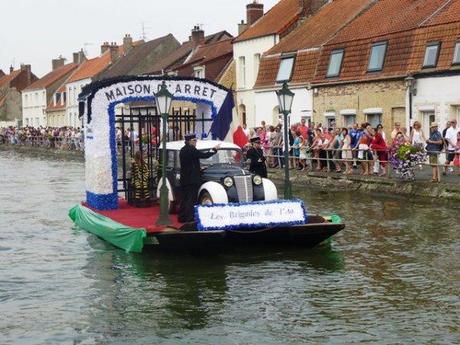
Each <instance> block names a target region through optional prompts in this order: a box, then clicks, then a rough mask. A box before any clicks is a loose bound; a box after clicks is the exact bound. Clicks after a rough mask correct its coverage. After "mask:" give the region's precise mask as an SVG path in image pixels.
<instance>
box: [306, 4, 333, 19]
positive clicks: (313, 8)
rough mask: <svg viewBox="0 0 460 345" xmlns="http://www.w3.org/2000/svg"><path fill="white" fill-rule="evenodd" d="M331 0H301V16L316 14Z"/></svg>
mask: <svg viewBox="0 0 460 345" xmlns="http://www.w3.org/2000/svg"><path fill="white" fill-rule="evenodd" d="M328 2H329V0H299V8H300V10H299V11H300V17H301V18H306V17H309V16H311V15H313V14H315V13H316V12H317V11H318V10H319V9H320V8H321V7H323V6H324V5H325V4H326V3H328Z"/></svg>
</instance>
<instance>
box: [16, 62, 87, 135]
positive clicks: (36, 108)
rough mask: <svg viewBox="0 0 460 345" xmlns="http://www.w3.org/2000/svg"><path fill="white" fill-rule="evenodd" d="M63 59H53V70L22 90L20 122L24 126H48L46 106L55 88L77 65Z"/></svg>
mask: <svg viewBox="0 0 460 345" xmlns="http://www.w3.org/2000/svg"><path fill="white" fill-rule="evenodd" d="M64 63H65V59H64V58H62V57H60V58H58V59H53V61H52V66H53V70H52V71H51V72H50V73H48V74H47V75H45V76H44V77H43V78H41V79H39V80H37V81H36V82H34V83H33V84H31V85H30V86H28V87H27V88H25V89H24V90H23V91H22V123H23V125H24V126H34V127H38V126H44V127H45V126H48V121H47V118H46V108H47V106H48V103H49V102H50V100H51V98H52V97H53V95H54V93H55V92H56V90H57V89H58V88H59V86H60V85H62V83H63V82H64V81H65V80H66V78H67V77H68V76H69V75H70V74H71V73H72V72H73V71H74V70H75V69H76V68H77V67H78V64H75V63H69V64H66V65H65V64H64Z"/></svg>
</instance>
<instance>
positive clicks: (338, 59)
mask: <svg viewBox="0 0 460 345" xmlns="http://www.w3.org/2000/svg"><path fill="white" fill-rule="evenodd" d="M343 53H344V50H343V49H336V50H333V51H332V52H331V58H330V60H329V68H328V69H327V75H326V77H328V78H333V77H338V76H339V75H340V69H341V68H342V60H343Z"/></svg>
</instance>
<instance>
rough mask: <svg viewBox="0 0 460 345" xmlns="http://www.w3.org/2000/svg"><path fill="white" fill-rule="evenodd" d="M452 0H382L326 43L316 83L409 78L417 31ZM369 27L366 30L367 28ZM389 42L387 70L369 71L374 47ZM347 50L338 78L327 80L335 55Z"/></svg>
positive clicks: (385, 64)
mask: <svg viewBox="0 0 460 345" xmlns="http://www.w3.org/2000/svg"><path fill="white" fill-rule="evenodd" d="M447 1H449V0H381V1H379V2H377V3H376V4H375V5H374V6H372V7H371V8H370V9H369V10H368V11H366V12H365V13H363V14H362V15H361V16H359V17H358V18H357V19H356V20H354V21H353V22H351V23H350V24H349V25H348V26H346V27H345V28H344V29H343V30H342V31H340V32H339V33H338V35H337V36H336V37H335V38H334V39H332V40H331V41H330V42H329V43H328V44H326V45H325V46H324V47H323V49H322V52H321V57H320V59H319V62H318V65H317V68H316V70H317V72H316V78H315V80H314V82H315V83H333V82H342V81H359V80H362V81H365V80H376V79H382V78H396V77H398V78H399V77H404V76H405V75H407V73H408V70H409V65H410V64H411V61H412V59H413V57H412V54H411V50H412V46H413V44H414V39H415V35H414V33H415V30H416V29H417V27H419V26H420V25H423V23H424V22H425V21H427V19H429V18H431V16H433V14H435V13H436V11H438V10H439V9H440V8H441V7H442V6H443V5H445V4H446V2H447ZM364 28H365V29H364ZM383 41H386V42H387V51H386V56H385V61H384V65H383V69H382V70H381V71H377V72H368V71H367V69H368V63H369V58H370V52H371V47H372V44H373V43H376V42H383ZM335 49H344V51H345V53H344V56H343V61H342V68H341V71H340V76H339V77H338V78H326V74H327V69H328V66H329V60H330V56H331V52H332V51H333V50H335Z"/></svg>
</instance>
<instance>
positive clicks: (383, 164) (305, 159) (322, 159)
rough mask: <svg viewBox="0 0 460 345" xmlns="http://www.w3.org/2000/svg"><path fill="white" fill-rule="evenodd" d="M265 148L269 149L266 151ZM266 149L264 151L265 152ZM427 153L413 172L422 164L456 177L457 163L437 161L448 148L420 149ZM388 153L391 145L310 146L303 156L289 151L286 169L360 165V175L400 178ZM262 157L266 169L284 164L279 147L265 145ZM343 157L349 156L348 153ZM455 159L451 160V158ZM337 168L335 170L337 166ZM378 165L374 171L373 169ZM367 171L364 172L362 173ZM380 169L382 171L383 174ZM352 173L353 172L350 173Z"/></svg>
mask: <svg viewBox="0 0 460 345" xmlns="http://www.w3.org/2000/svg"><path fill="white" fill-rule="evenodd" d="M268 151H269V152H268ZM360 151H362V152H363V154H362V158H358V156H359V152H360ZM267 152H268V153H267ZM343 152H351V157H352V158H343ZM365 152H370V153H372V159H368V155H367V154H366V153H365ZM424 152H425V153H426V154H427V158H426V160H425V161H423V162H420V163H419V164H416V166H413V167H411V169H412V170H413V172H414V173H416V172H417V171H420V170H423V167H427V166H428V167H437V168H438V169H440V172H442V174H441V173H440V174H439V176H440V178H441V176H445V175H446V174H445V171H447V173H449V174H453V175H455V176H458V177H460V166H459V164H458V163H457V165H455V166H454V165H452V164H450V165H446V164H442V163H439V160H440V158H441V157H442V156H444V157H446V156H447V154H452V152H450V151H446V150H442V151H429V152H428V151H424ZM378 153H383V154H384V155H385V156H386V159H383V160H380V159H379V158H378V156H379V155H378ZM391 154H392V152H391V148H389V149H386V150H373V149H369V150H360V149H332V148H324V149H316V150H315V149H312V150H307V152H306V153H305V154H304V155H295V156H294V155H292V152H290V155H289V162H288V164H289V168H290V169H297V170H302V171H310V172H325V173H333V172H344V170H345V169H346V165H347V163H348V164H349V167H350V168H351V169H352V170H351V171H353V168H357V167H358V168H360V169H362V170H361V173H360V174H361V175H378V176H380V177H386V178H392V177H393V176H394V177H398V178H399V177H401V176H399V175H398V173H397V172H396V171H395V170H394V169H393V168H392V166H391V164H390V159H389V158H390V155H391ZM429 154H434V155H436V156H437V157H438V163H436V164H434V163H430V162H429ZM455 154H456V157H455V158H456V160H457V161H458V160H460V152H457V153H455ZM265 156H266V157H267V159H268V165H269V167H270V168H282V167H284V155H283V150H282V148H280V147H269V148H268V150H267V148H265ZM347 156H350V154H348V155H347ZM454 161H455V160H454ZM364 164H367V165H368V166H367V169H363V166H364ZM337 167H339V169H337ZM376 168H378V171H376ZM366 171H367V173H366ZM383 172H384V173H383ZM351 174H353V173H351Z"/></svg>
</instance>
